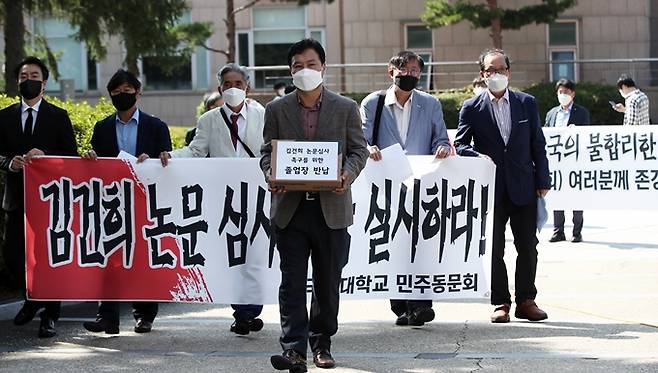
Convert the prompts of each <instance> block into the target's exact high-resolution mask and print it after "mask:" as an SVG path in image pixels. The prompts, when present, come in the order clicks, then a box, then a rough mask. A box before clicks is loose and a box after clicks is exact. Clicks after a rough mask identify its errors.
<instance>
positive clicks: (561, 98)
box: [557, 93, 573, 106]
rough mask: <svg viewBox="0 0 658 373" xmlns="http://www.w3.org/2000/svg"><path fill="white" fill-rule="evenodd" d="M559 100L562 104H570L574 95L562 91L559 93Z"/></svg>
mask: <svg viewBox="0 0 658 373" xmlns="http://www.w3.org/2000/svg"><path fill="white" fill-rule="evenodd" d="M557 100H558V101H559V102H560V105H562V106H569V104H570V103H571V100H573V97H571V96H570V95H568V94H565V93H560V94H558V95H557Z"/></svg>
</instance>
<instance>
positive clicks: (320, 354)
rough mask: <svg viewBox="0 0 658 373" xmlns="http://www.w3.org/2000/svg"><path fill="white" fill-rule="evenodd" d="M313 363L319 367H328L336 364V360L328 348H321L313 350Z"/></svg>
mask: <svg viewBox="0 0 658 373" xmlns="http://www.w3.org/2000/svg"><path fill="white" fill-rule="evenodd" d="M313 364H315V366H316V367H318V368H324V369H328V368H333V367H335V366H336V360H334V358H333V356H331V352H329V350H328V349H326V348H321V349H319V350H317V351H315V352H313Z"/></svg>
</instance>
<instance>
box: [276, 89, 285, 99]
mask: <svg viewBox="0 0 658 373" xmlns="http://www.w3.org/2000/svg"><path fill="white" fill-rule="evenodd" d="M285 94H286V89H285V88H281V89H278V90H277V91H276V95H277V96H279V97H283V96H285Z"/></svg>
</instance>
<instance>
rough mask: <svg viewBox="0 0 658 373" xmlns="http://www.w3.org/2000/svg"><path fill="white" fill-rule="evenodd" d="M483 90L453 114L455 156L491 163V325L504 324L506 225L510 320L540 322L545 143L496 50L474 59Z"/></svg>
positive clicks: (532, 105)
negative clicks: (510, 247) (510, 242)
mask: <svg viewBox="0 0 658 373" xmlns="http://www.w3.org/2000/svg"><path fill="white" fill-rule="evenodd" d="M479 63H480V76H481V77H482V78H483V79H484V80H485V82H486V83H487V91H485V92H482V93H480V94H479V95H477V96H475V97H473V98H471V99H468V100H466V101H465V102H464V105H463V106H462V108H461V111H460V112H459V127H458V128H457V136H456V137H455V148H456V149H457V154H459V155H462V156H475V157H477V156H481V157H485V158H488V159H490V160H492V161H493V162H494V163H495V164H496V196H495V203H494V226H493V240H492V241H493V242H492V255H491V304H492V305H494V306H495V309H494V312H493V314H492V315H491V322H494V323H506V322H509V321H510V317H509V312H510V307H511V303H512V299H511V294H510V292H509V284H508V280H507V267H506V266H505V260H504V257H505V227H506V225H507V222H508V221H509V222H510V225H511V227H512V233H513V234H514V246H515V247H516V252H517V258H516V273H515V276H514V279H515V281H514V282H515V303H516V311H515V312H514V316H515V317H516V318H519V319H526V320H530V321H540V320H544V319H546V318H547V317H548V315H547V314H546V312H544V311H542V310H541V309H539V307H537V304H536V303H535V296H536V295H537V288H536V287H535V277H536V274H537V243H538V241H537V235H536V228H537V225H536V222H537V197H540V196H541V197H544V196H545V195H546V193H548V190H549V188H550V187H551V179H550V176H549V172H548V159H547V158H546V140H545V139H544V133H543V132H542V129H541V121H540V119H539V109H538V107H537V102H536V101H535V98H534V97H532V96H531V95H529V94H527V93H523V92H518V91H512V90H510V89H508V82H509V77H510V75H511V72H510V63H509V57H508V56H507V55H506V54H505V52H503V51H502V50H500V49H490V50H487V51H484V52H483V53H482V54H481V55H480V59H479Z"/></svg>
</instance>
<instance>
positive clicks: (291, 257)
mask: <svg viewBox="0 0 658 373" xmlns="http://www.w3.org/2000/svg"><path fill="white" fill-rule="evenodd" d="M276 240H277V249H278V251H279V256H280V258H281V266H280V268H281V286H280V287H279V311H280V314H281V338H280V340H279V341H280V343H281V347H283V349H284V350H288V349H294V350H296V351H297V352H299V353H300V354H302V356H306V351H307V345H308V344H309V343H310V345H311V350H313V351H316V350H318V349H330V348H331V336H332V335H334V334H336V332H337V331H338V303H339V287H340V281H341V273H342V270H343V267H344V266H345V264H347V259H348V256H349V245H350V236H349V234H348V233H347V228H343V229H330V228H329V227H327V224H326V223H325V220H324V217H323V215H322V208H321V207H320V201H319V200H315V201H306V200H302V202H300V205H299V206H298V207H297V211H296V212H295V215H294V216H293V218H292V220H291V221H290V223H289V224H288V226H287V227H286V228H284V229H279V228H277V233H276ZM309 256H310V257H311V263H312V264H313V276H312V277H313V294H312V296H311V314H310V319H309V315H308V312H307V309H306V289H307V285H306V278H307V277H306V276H307V272H308V258H309Z"/></svg>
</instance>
